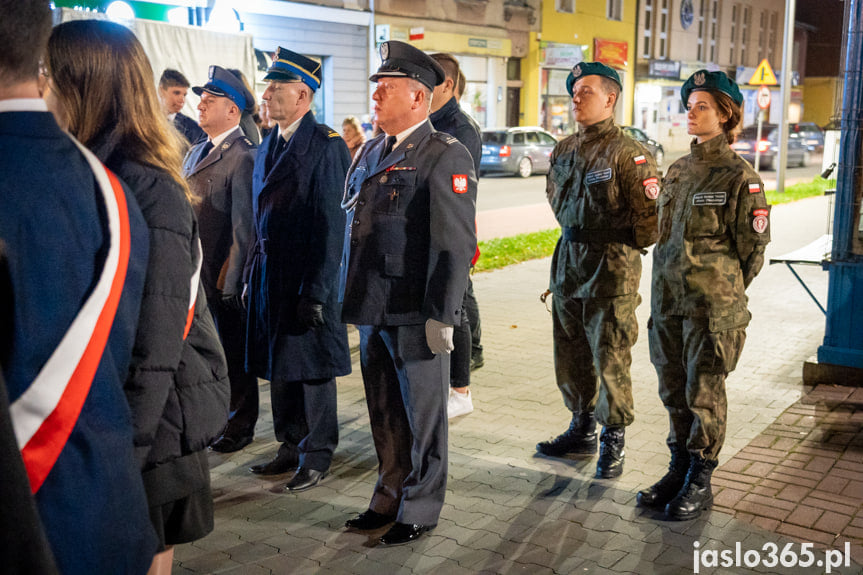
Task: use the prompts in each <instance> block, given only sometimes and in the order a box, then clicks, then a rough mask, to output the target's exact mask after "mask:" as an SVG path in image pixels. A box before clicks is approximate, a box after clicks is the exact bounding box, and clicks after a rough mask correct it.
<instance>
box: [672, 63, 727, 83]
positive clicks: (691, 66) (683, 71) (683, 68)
mask: <svg viewBox="0 0 863 575" xmlns="http://www.w3.org/2000/svg"><path fill="white" fill-rule="evenodd" d="M699 70H709V71H710V72H717V71H718V70H719V66H717V65H716V64H713V63H708V64H701V63H698V62H681V63H680V79H681V80H688V79H689V77H690V76H692V75H693V74H695V73H696V72H698V71H699Z"/></svg>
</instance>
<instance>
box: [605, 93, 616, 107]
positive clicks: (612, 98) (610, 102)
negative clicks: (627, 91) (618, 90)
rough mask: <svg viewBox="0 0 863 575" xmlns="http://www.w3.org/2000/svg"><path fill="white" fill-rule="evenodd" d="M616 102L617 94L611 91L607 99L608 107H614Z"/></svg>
mask: <svg viewBox="0 0 863 575" xmlns="http://www.w3.org/2000/svg"><path fill="white" fill-rule="evenodd" d="M616 103H617V94H615V93H614V92H609V93H608V99H607V100H606V101H605V105H606V107H608V108H613V107H614V104H616Z"/></svg>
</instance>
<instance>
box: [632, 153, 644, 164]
mask: <svg viewBox="0 0 863 575" xmlns="http://www.w3.org/2000/svg"><path fill="white" fill-rule="evenodd" d="M633 160H635V163H636V164H643V163H645V162H646V161H647V158H645V157H644V156H643V155H642V156H635V157H634V158H633Z"/></svg>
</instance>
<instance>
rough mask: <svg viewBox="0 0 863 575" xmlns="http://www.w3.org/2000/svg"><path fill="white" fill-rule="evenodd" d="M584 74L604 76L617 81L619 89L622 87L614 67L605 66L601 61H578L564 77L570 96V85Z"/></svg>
mask: <svg viewBox="0 0 863 575" xmlns="http://www.w3.org/2000/svg"><path fill="white" fill-rule="evenodd" d="M585 76H605V77H606V78H608V79H610V80H614V81H615V82H617V85H618V86H620V89H621V90H622V89H623V84H621V83H620V76H618V75H617V72H616V71H615V70H614V68H611V67H609V66H606V65H605V64H603V63H601V62H580V63H578V64H576V65H575V66H573V68H572V72H570V73H569V76H567V77H566V91H567V92H569V95H570V96H572V87H573V86H574V85H575V82H576V81H577V80H578V79H579V78H584V77H585Z"/></svg>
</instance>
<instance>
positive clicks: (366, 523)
mask: <svg viewBox="0 0 863 575" xmlns="http://www.w3.org/2000/svg"><path fill="white" fill-rule="evenodd" d="M395 520H396V516H395V515H384V514H382V513H378V512H377V511H372V510H371V509H369V510H367V511H364V512H363V513H360V514H359V515H357V516H356V517H354V518H353V519H348V520H347V521H345V527H347V528H348V529H357V530H359V531H373V530H375V529H380V528H381V527H383V526H385V525H389V524H390V523H392V522H393V521H395Z"/></svg>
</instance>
